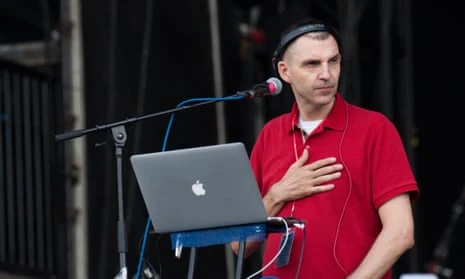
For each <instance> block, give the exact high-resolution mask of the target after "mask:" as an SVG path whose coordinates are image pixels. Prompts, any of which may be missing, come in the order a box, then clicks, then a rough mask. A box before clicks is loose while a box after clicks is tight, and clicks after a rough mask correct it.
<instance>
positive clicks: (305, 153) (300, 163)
mask: <svg viewBox="0 0 465 279" xmlns="http://www.w3.org/2000/svg"><path fill="white" fill-rule="evenodd" d="M307 160H308V150H307V148H305V149H304V151H303V152H302V155H301V156H300V157H299V159H298V160H297V161H295V162H294V164H292V166H293V167H301V166H303V165H305V163H306V162H307Z"/></svg>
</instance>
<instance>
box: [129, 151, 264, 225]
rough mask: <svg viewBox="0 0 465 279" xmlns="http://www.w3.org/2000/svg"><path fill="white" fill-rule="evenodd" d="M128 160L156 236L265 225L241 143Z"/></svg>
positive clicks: (246, 155)
mask: <svg viewBox="0 0 465 279" xmlns="http://www.w3.org/2000/svg"><path fill="white" fill-rule="evenodd" d="M130 161H131V165H132V168H133V170H134V173H135V176H136V178H137V182H138V185H139V188H140V190H141V193H142V196H143V199H144V202H145V205H146V208H147V210H148V214H149V216H150V218H151V221H152V225H153V229H154V231H155V232H156V233H172V232H182V231H193V230H202V229H213V228H219V227H229V226H237V225H247V224H254V223H265V222H266V221H267V214H266V211H265V207H264V205H263V202H262V198H261V195H260V192H259V190H258V187H257V183H256V180H255V176H254V174H253V172H252V169H251V166H250V162H249V157H248V154H247V151H246V149H245V147H244V145H243V144H242V143H240V142H234V143H226V144H219V145H211V146H201V147H194V148H186V149H177V150H170V151H165V152H155V153H146V154H134V155H132V156H130Z"/></svg>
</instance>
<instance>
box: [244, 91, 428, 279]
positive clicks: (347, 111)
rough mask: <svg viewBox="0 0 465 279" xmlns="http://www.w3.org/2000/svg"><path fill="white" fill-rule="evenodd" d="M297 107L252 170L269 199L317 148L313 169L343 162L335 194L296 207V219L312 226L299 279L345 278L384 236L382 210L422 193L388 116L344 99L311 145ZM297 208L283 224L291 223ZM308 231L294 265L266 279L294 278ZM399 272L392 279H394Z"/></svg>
mask: <svg viewBox="0 0 465 279" xmlns="http://www.w3.org/2000/svg"><path fill="white" fill-rule="evenodd" d="M297 119H298V110H297V106H296V105H295V104H294V107H293V109H292V111H291V112H290V113H287V114H283V115H281V116H279V117H277V118H274V119H272V120H271V121H269V122H268V123H267V124H266V125H265V126H264V127H263V129H262V131H261V132H260V134H259V136H258V139H257V141H256V143H255V145H254V147H253V150H252V154H251V163H252V166H253V169H254V172H255V176H256V178H257V181H258V184H259V187H260V191H261V193H262V195H265V194H266V193H267V192H268V190H269V189H270V187H271V186H272V185H273V184H274V183H276V182H278V181H279V180H280V179H281V178H282V177H283V176H284V174H285V173H286V171H287V170H288V168H289V166H290V165H291V164H292V163H294V162H295V161H296V156H297V157H300V156H301V154H302V152H303V149H304V146H309V154H310V156H309V160H308V163H310V162H313V161H315V160H318V159H322V158H325V157H329V156H332V157H336V158H337V161H338V162H340V163H342V164H343V165H344V169H343V171H342V176H341V177H340V178H339V179H337V180H335V181H333V183H334V184H335V188H334V189H333V190H331V191H328V192H325V193H320V194H316V195H312V196H310V197H307V198H304V199H301V200H297V201H295V203H294V214H293V216H294V217H296V218H298V219H301V220H305V221H306V226H305V230H306V231H305V246H304V252H303V258H302V261H303V263H302V266H301V270H300V276H299V278H311V279H319V278H321V279H333V278H334V279H337V278H345V277H346V275H347V274H349V273H351V272H352V271H353V270H354V269H355V268H356V267H357V266H358V265H359V264H360V263H361V261H362V259H363V258H364V256H365V255H366V253H367V252H368V250H369V249H370V247H371V245H372V244H373V242H374V241H375V238H376V237H377V235H378V233H379V232H380V230H381V222H380V219H379V217H378V215H377V210H378V208H379V207H380V206H381V205H382V204H383V203H384V202H386V201H387V200H389V199H391V198H393V197H394V196H397V195H399V194H402V193H406V192H410V193H411V195H412V198H416V196H417V195H418V193H419V192H418V187H417V184H416V181H415V178H414V176H413V173H412V170H411V168H410V165H409V162H408V159H407V156H406V153H405V151H404V147H403V144H402V141H401V138H400V136H399V134H398V132H397V130H396V128H395V127H394V125H393V124H392V123H391V122H390V121H389V120H388V119H387V118H386V117H385V116H383V115H382V114H380V113H377V112H374V111H369V110H366V109H363V108H360V107H357V106H354V105H351V104H349V103H347V102H346V101H345V100H343V98H342V97H341V96H340V95H339V94H338V95H337V96H336V102H335V105H334V107H333V109H332V111H331V112H330V114H329V115H328V117H327V118H326V119H325V120H324V121H322V123H321V124H320V125H319V126H318V127H317V128H316V129H315V130H314V131H313V132H312V133H311V134H310V135H309V136H308V137H307V139H306V141H305V142H304V140H303V138H302V136H301V134H302V133H301V131H300V129H299V128H296V123H298V121H297ZM291 207H292V202H290V203H288V204H286V205H285V206H284V207H283V208H282V210H281V212H280V213H279V216H284V217H288V216H291ZM280 239H281V234H279V233H271V234H270V235H269V237H268V239H267V242H266V247H265V252H264V257H263V264H264V265H265V264H267V263H268V262H269V261H270V260H271V259H272V258H273V257H274V256H275V255H276V253H277V251H278V249H279V247H278V244H279V242H280ZM303 241H304V231H303V230H301V229H297V230H296V233H295V239H294V242H293V248H292V251H291V257H290V261H289V264H288V265H286V266H282V267H276V266H275V264H274V263H273V264H272V265H271V266H270V267H269V268H267V269H266V270H265V271H264V272H263V275H264V276H265V275H273V276H277V277H278V278H294V277H295V273H296V270H297V266H298V263H299V260H300V249H301V247H302V245H303ZM390 275H391V272H389V273H388V274H386V276H385V277H384V278H390Z"/></svg>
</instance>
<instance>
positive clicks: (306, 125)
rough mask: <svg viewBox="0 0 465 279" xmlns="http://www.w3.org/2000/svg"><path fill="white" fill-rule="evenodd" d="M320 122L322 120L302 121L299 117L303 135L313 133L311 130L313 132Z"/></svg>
mask: <svg viewBox="0 0 465 279" xmlns="http://www.w3.org/2000/svg"><path fill="white" fill-rule="evenodd" d="M321 121H323V120H312V121H303V120H302V118H300V117H299V126H300V129H302V131H303V132H304V134H305V135H306V136H308V135H310V134H311V133H312V132H313V130H315V128H316V127H317V126H318V125H320V123H321Z"/></svg>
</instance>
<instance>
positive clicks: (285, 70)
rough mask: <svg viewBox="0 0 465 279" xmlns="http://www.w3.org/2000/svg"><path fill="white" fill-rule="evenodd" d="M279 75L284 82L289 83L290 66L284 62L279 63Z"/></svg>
mask: <svg viewBox="0 0 465 279" xmlns="http://www.w3.org/2000/svg"><path fill="white" fill-rule="evenodd" d="M278 73H279V76H280V77H281V79H282V80H284V81H285V82H287V83H289V81H290V79H289V65H288V64H287V63H286V62H285V61H283V60H281V61H279V62H278Z"/></svg>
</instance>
